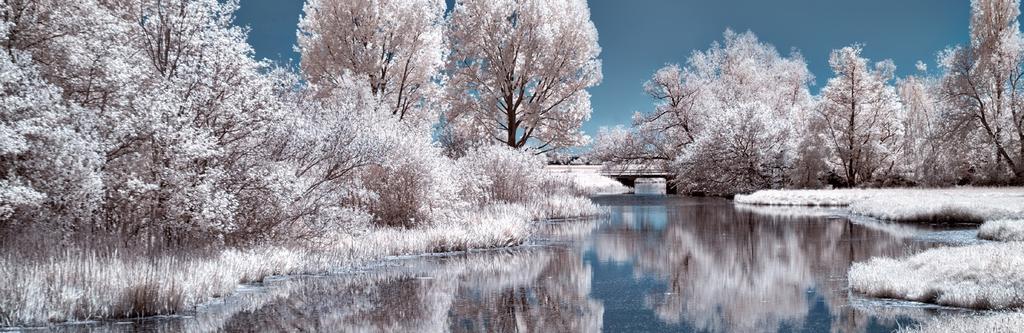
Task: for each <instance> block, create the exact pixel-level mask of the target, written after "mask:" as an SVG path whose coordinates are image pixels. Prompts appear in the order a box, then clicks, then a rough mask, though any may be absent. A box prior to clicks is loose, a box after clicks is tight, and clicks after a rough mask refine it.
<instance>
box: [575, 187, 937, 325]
mask: <svg viewBox="0 0 1024 333" xmlns="http://www.w3.org/2000/svg"><path fill="white" fill-rule="evenodd" d="M619 200H620V201H624V202H622V205H621V206H614V205H615V204H616V202H614V201H611V202H604V203H605V204H607V205H612V206H613V208H612V215H611V219H612V221H611V222H610V223H608V224H607V225H606V226H604V227H603V228H601V229H600V230H598V231H597V232H596V233H595V235H593V239H594V240H593V245H592V250H593V251H594V252H595V253H596V255H597V258H598V259H599V260H601V261H610V262H619V263H628V264H630V265H632V268H633V271H634V276H636V277H638V278H654V279H655V280H657V281H661V282H664V285H665V287H664V290H661V289H659V290H652V291H649V292H648V294H647V295H645V296H644V305H645V306H646V307H647V308H649V309H651V310H652V311H653V312H654V313H655V314H656V316H657V318H658V319H660V320H662V321H664V322H665V323H668V324H679V323H685V324H686V326H688V327H691V328H693V329H696V330H701V331H712V332H752V331H754V332H757V331H764V332H775V331H778V330H779V329H780V328H783V327H789V328H794V327H795V328H800V327H803V326H804V322H805V320H806V319H807V318H808V316H809V315H810V311H811V309H812V306H813V305H814V304H813V303H814V302H817V299H815V298H814V297H809V296H813V294H818V295H821V296H822V298H823V299H824V303H825V304H826V305H827V311H828V314H829V316H830V317H831V318H830V319H829V320H830V321H831V330H832V331H836V332H861V331H864V330H865V329H866V328H867V327H868V321H869V315H868V314H867V313H866V312H863V311H860V310H858V309H857V308H855V307H852V306H850V302H849V293H848V290H847V288H846V285H847V283H846V272H847V270H848V269H849V267H850V265H851V264H852V263H853V262H854V261H861V260H865V259H867V258H870V257H872V256H878V255H888V256H893V255H903V254H905V253H908V252H915V251H917V249H915V248H920V247H923V246H926V245H925V244H922V243H916V242H908V239H907V237H908V236H909V235H912V234H914V233H916V232H920V231H921V230H919V229H916V230H915V229H913V228H912V227H900V228H884V227H876V228H871V227H869V226H865V225H861V224H853V223H851V222H849V221H848V220H845V219H831V218H829V217H828V214H818V216H814V215H813V214H812V215H810V216H808V215H803V214H804V213H806V212H801V213H800V214H801V215H790V214H787V213H786V212H787V211H786V210H778V209H771V208H758V207H734V206H733V204H732V203H731V202H730V201H727V200H723V199H711V198H706V199H696V198H694V199H660V200H657V199H645V200H644V201H641V202H638V201H637V200H636V199H621V198H620V199H619ZM780 213H781V214H780ZM893 230H895V231H896V232H894V231H893ZM911 314H913V315H915V316H917V315H920V314H917V313H911ZM902 315H906V314H902ZM874 318H876V319H879V320H881V321H882V324H883V325H886V324H888V325H894V324H895V323H893V322H892V319H893V318H894V317H889V318H885V317H881V318H879V317H877V316H874ZM888 325H887V326H888Z"/></svg>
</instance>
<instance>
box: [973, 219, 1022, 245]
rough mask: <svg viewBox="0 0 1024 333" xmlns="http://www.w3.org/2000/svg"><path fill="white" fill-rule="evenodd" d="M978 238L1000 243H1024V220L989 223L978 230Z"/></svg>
mask: <svg viewBox="0 0 1024 333" xmlns="http://www.w3.org/2000/svg"><path fill="white" fill-rule="evenodd" d="M978 238H981V239H987V240H993V241H999V242H1021V241H1024V219H1014V220H993V221H987V222H985V224H982V225H981V228H979V229H978Z"/></svg>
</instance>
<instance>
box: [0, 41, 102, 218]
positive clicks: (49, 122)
mask: <svg viewBox="0 0 1024 333" xmlns="http://www.w3.org/2000/svg"><path fill="white" fill-rule="evenodd" d="M8 36H9V35H8V34H7V32H5V31H3V30H2V29H0V42H5V41H10V40H9V39H6V38H5V37H8ZM7 45H10V44H7ZM0 73H3V74H0V227H4V226H9V224H15V223H19V222H20V223H23V224H25V223H27V224H31V223H32V222H36V221H46V222H47V223H50V224H49V225H48V226H56V227H59V228H61V230H62V231H68V230H67V229H65V228H70V227H73V226H75V225H78V224H82V223H89V222H91V221H92V214H93V211H94V210H95V209H97V208H98V207H99V204H100V198H102V190H103V186H102V181H101V179H100V174H99V172H98V171H99V170H98V169H99V167H100V166H101V163H102V159H101V156H100V154H99V153H98V147H97V144H96V141H95V140H94V137H93V136H92V132H91V129H90V128H88V127H87V126H88V125H87V124H88V118H89V117H90V116H91V115H90V114H89V112H90V111H89V110H85V109H82V108H80V107H77V106H75V105H68V104H66V103H64V102H63V101H62V100H61V96H60V94H61V92H60V89H58V88H57V87H54V86H53V85H51V84H49V83H48V82H46V81H45V80H43V79H42V77H41V75H40V74H39V72H38V70H37V68H36V66H35V65H34V64H33V63H32V59H31V56H30V55H29V54H27V53H26V52H23V51H20V50H17V49H13V48H7V49H5V50H4V52H0ZM15 227H33V226H31V225H27V226H26V225H22V226H15ZM36 227H38V226H36Z"/></svg>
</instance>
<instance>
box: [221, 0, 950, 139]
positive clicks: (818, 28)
mask: <svg viewBox="0 0 1024 333" xmlns="http://www.w3.org/2000/svg"><path fill="white" fill-rule="evenodd" d="M342 1H344V0H342ZM448 1H449V3H450V2H451V0H448ZM302 3H303V1H301V0H241V9H239V11H238V13H237V14H236V16H237V17H236V23H237V24H240V25H244V26H248V27H250V28H251V32H250V34H249V42H250V43H251V44H252V46H253V48H254V49H255V50H256V56H257V57H258V58H269V59H272V60H275V61H278V62H282V63H287V62H288V61H293V62H294V63H298V61H299V56H298V54H296V53H294V52H293V50H292V45H294V44H295V29H296V25H297V24H298V18H299V15H300V14H301V13H302ZM590 9H591V19H592V20H593V21H594V24H595V25H596V26H597V30H598V34H599V37H598V38H599V42H600V44H601V48H602V52H601V59H602V61H603V65H604V81H603V82H602V83H601V85H600V86H597V87H594V88H592V89H591V90H590V92H591V94H592V95H593V99H592V105H593V108H594V113H593V117H592V119H591V120H590V121H589V122H588V123H587V124H585V125H584V130H585V131H586V132H587V133H589V134H591V135H594V134H596V133H597V129H598V128H600V127H601V126H614V125H617V124H623V125H628V124H629V121H630V117H631V115H632V114H633V112H634V111H648V110H650V109H652V108H653V104H652V101H651V100H650V99H649V98H648V97H647V96H646V95H644V93H643V88H642V85H643V83H644V81H646V80H647V79H648V78H649V77H650V75H651V74H652V73H654V71H655V70H657V69H658V68H659V67H661V66H662V65H664V64H666V63H672V62H675V63H684V62H685V61H686V59H687V58H688V57H689V55H690V53H692V52H693V51H694V50H703V49H706V48H708V46H710V45H711V43H712V42H713V41H715V40H720V39H721V38H722V32H723V31H725V29H726V28H732V29H733V30H737V31H746V30H751V31H753V32H754V33H755V34H757V36H758V37H760V38H761V40H763V41H766V42H769V43H771V44H773V45H775V47H776V48H778V49H779V51H780V52H782V53H784V54H786V53H789V50H791V49H797V50H800V52H801V53H803V55H804V57H805V58H806V59H807V63H808V66H809V68H810V70H811V72H812V73H814V75H815V77H816V81H817V82H816V84H815V86H813V87H811V90H812V92H817V91H818V89H820V87H821V86H822V85H824V83H825V81H826V80H828V78H829V77H831V75H832V73H831V70H830V69H829V68H828V54H829V52H830V51H831V50H832V49H835V48H840V47H843V46H846V45H850V44H852V43H862V44H864V55H865V56H867V57H869V58H871V59H872V60H874V61H877V60H882V59H886V58H889V59H892V60H893V61H894V62H895V63H896V66H897V74H898V75H899V76H904V75H907V74H913V73H914V72H916V69H915V68H914V63H915V62H917V61H918V60H922V61H924V62H925V63H927V64H928V66H929V70H930V71H932V72H935V54H936V53H937V52H938V51H940V50H942V49H943V48H945V47H946V46H950V45H956V44H962V43H966V41H967V39H968V34H969V30H968V20H969V15H970V5H969V2H968V1H954V0H858V1H827V0H775V1H764V0H714V1H711V0H706V1H696V0H629V1H623V0H591V1H590Z"/></svg>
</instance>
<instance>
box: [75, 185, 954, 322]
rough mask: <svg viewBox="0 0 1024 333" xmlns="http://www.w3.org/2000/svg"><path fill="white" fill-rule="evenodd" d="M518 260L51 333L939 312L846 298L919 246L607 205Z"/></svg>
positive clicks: (292, 283) (442, 261)
mask: <svg viewBox="0 0 1024 333" xmlns="http://www.w3.org/2000/svg"><path fill="white" fill-rule="evenodd" d="M596 200H598V201H599V203H601V204H602V205H604V206H606V207H608V208H609V209H610V215H609V216H607V217H606V218H602V219H600V220H596V221H566V222H551V223H545V224H543V225H542V226H540V228H539V230H538V231H537V237H535V239H534V240H533V241H532V242H531V243H530V244H529V245H527V246H522V247H518V248H514V249H502V250H490V251H474V252H469V253H460V254H452V255H445V256H427V257H418V258H413V259H405V260H395V261H390V262H388V263H386V264H384V265H383V266H381V267H376V268H373V269H368V270H366V271H364V272H359V273H354V274H346V275H341V276H318V277H292V278H287V279H281V280H279V281H273V282H269V283H267V284H266V285H265V286H260V287H254V288H249V289H246V290H243V291H241V292H240V293H238V294H237V295H234V296H231V297H228V298H226V299H224V300H223V301H222V302H221V303H216V304H211V305H209V306H204V307H203V308H200V309H198V310H197V311H196V312H195V314H194V315H190V316H179V317H163V318H148V319H145V320H136V321H125V322H121V323H107V322H104V323H93V324H89V325H76V326H64V327H62V330H72V331H76V330H80V331H86V330H96V331H158V332H178V331H187V332H209V331H239V332H251V331H261V332H278V331H293V332H294V331H357V332H378V331H385V332H437V331H456V332H514V331H529V332H594V331H607V332H644V331H676V332H889V331H892V330H893V329H895V328H898V327H901V326H902V327H906V326H908V325H912V324H913V323H915V322H916V321H919V320H923V319H926V318H928V317H930V316H933V315H936V312H937V310H935V309H930V308H927V307H919V306H913V305H911V304H896V305H895V306H894V305H892V304H888V305H887V303H883V302H878V301H875V300H871V299H864V298H861V297H858V296H857V295H851V293H850V292H849V291H848V289H847V288H846V286H847V281H846V272H847V270H848V269H849V267H850V265H851V263H853V262H855V261H862V260H866V259H868V258H870V257H872V256H879V255H883V256H901V255H905V254H909V253H914V252H917V251H920V250H921V249H922V248H924V247H928V246H930V245H929V244H927V243H924V242H920V241H914V240H913V238H914V237H915V235H918V234H920V233H922V232H924V231H921V230H918V229H917V228H915V227H910V226H893V225H884V224H871V223H864V222H859V223H853V222H850V221H849V220H847V219H845V218H841V217H835V216H829V214H827V213H825V214H817V215H815V216H810V217H809V216H807V215H803V214H805V213H800V214H795V213H793V212H792V211H791V210H785V209H772V208H754V207H735V206H734V205H733V203H732V202H730V201H728V200H724V199H715V198H685V197H665V196H610V197H601V198H598V199H596Z"/></svg>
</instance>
